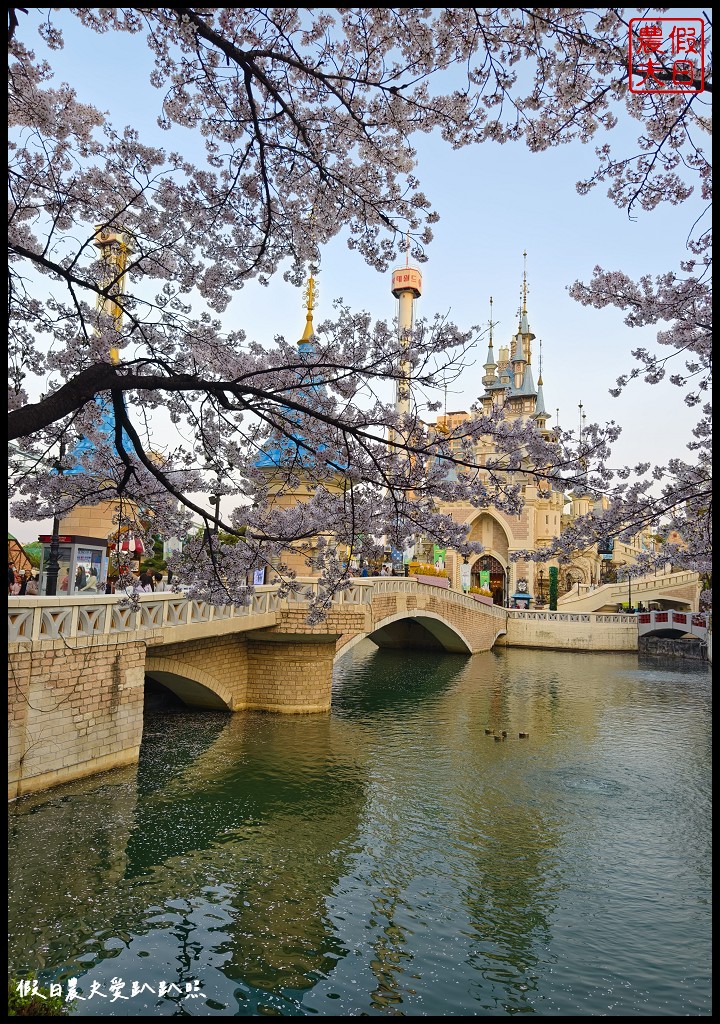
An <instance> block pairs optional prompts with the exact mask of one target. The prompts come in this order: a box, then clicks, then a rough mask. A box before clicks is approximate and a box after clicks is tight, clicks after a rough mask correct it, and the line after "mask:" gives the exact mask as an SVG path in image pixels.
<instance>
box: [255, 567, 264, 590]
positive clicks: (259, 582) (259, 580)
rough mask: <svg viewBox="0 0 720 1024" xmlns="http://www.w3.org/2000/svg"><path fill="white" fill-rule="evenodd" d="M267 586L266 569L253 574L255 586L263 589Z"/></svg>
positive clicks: (257, 570)
mask: <svg viewBox="0 0 720 1024" xmlns="http://www.w3.org/2000/svg"><path fill="white" fill-rule="evenodd" d="M264 584H265V569H264V568H263V569H256V570H255V572H254V573H253V586H254V587H262V586H264Z"/></svg>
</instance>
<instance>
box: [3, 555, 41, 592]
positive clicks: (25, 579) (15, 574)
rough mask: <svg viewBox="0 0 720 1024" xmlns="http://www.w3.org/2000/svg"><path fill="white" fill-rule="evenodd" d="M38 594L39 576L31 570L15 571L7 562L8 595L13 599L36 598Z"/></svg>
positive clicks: (10, 563)
mask: <svg viewBox="0 0 720 1024" xmlns="http://www.w3.org/2000/svg"><path fill="white" fill-rule="evenodd" d="M39 593H40V582H39V576H38V574H37V573H36V572H33V570H32V569H16V568H15V566H14V565H13V564H12V562H8V594H10V595H12V596H13V597H24V596H26V595H27V597H36V596H37V595H38V594H39Z"/></svg>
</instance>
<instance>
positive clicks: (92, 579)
mask: <svg viewBox="0 0 720 1024" xmlns="http://www.w3.org/2000/svg"><path fill="white" fill-rule="evenodd" d="M97 588H98V574H97V569H96V568H95V566H94V565H93V566H92V568H91V569H90V575H89V576H88V578H87V581H86V583H85V586H84V587H80V590H95V591H97Z"/></svg>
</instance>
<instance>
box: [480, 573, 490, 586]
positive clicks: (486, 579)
mask: <svg viewBox="0 0 720 1024" xmlns="http://www.w3.org/2000/svg"><path fill="white" fill-rule="evenodd" d="M478 582H479V584H480V586H481V587H482V588H483V590H489V589H490V570H489V569H481V570H480V572H479V573H478Z"/></svg>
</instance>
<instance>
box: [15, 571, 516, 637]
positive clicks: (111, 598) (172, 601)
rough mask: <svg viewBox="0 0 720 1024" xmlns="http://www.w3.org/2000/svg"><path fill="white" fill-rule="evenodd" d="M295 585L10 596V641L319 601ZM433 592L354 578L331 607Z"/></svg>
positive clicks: (306, 586) (311, 589)
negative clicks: (237, 593) (204, 597)
mask: <svg viewBox="0 0 720 1024" xmlns="http://www.w3.org/2000/svg"><path fill="white" fill-rule="evenodd" d="M297 583H298V589H297V590H295V591H292V592H291V593H290V594H289V595H288V596H287V597H286V598H281V597H280V596H279V593H278V591H279V587H278V586H277V585H271V586H265V587H256V588H255V590H254V592H253V594H252V596H251V597H250V601H249V604H246V605H232V604H227V605H212V604H208V603H207V602H205V601H198V600H196V599H195V598H190V597H186V596H185V595H184V594H175V593H163V594H140V595H138V604H137V607H136V606H135V605H134V604H130V603H128V601H127V599H126V598H125V597H124V596H121V595H118V594H113V595H108V596H104V595H103V596H96V597H94V598H93V599H92V601H90V600H88V598H87V597H84V596H81V595H72V596H70V597H68V596H67V595H58V596H56V597H10V598H8V642H9V643H23V642H26V643H31V642H33V641H35V640H58V639H61V638H69V637H88V636H100V635H104V634H105V635H107V634H114V633H130V632H133V631H135V630H142V629H164V628H167V627H169V626H188V625H195V624H197V623H203V622H217V621H219V620H224V619H249V618H251V617H252V616H255V615H268V614H271V613H279V612H280V611H281V609H282V608H284V607H288V606H290V605H298V604H301V605H309V604H310V602H311V601H312V600H314V599H315V598H316V597H317V594H318V582H317V580H312V579H300V580H298V581H297ZM420 588H422V589H420ZM432 589H433V588H432V586H431V585H430V584H425V583H420V582H418V581H417V580H413V579H408V578H405V577H396V576H391V577H387V578H383V577H372V578H370V579H357V580H353V581H352V583H351V584H350V586H349V587H347V588H346V589H344V590H340V591H338V592H337V593H335V594H334V595H333V598H332V605H333V607H337V606H338V605H340V606H351V607H358V606H361V605H367V604H371V603H372V599H373V595H374V594H383V593H392V594H398V593H406V594H421V593H423V594H427V592H428V590H432ZM438 594H439V596H441V597H442V600H443V601H450V602H452V603H454V604H458V605H461V606H464V607H469V608H472V609H473V611H478V610H482V611H483V613H485V614H490V615H493V616H494V617H496V618H498V619H502V620H503V621H504V620H505V616H506V614H507V610H506V609H505V608H501V607H498V606H495V605H479V604H478V603H477V602H475V601H474V600H473V598H471V597H468V596H467V595H465V594H460V593H458V592H457V591H454V590H447V589H445V588H442V590H438ZM248 628H250V626H248Z"/></svg>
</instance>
